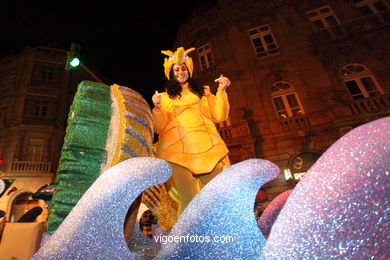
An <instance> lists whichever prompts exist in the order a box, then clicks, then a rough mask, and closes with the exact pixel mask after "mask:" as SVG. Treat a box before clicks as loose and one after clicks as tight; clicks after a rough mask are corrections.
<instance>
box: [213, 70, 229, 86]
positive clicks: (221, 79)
mask: <svg viewBox="0 0 390 260" xmlns="http://www.w3.org/2000/svg"><path fill="white" fill-rule="evenodd" d="M214 81H215V82H218V83H219V85H218V90H226V88H227V87H229V86H230V80H229V79H228V78H227V77H225V76H224V75H222V74H221V76H220V77H219V78H217V79H216V80H214Z"/></svg>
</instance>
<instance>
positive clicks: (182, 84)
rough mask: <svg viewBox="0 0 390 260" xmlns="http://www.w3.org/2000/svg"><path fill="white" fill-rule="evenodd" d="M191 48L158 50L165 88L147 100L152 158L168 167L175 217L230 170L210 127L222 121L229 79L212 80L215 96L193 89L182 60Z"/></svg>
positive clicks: (226, 110) (189, 72)
mask: <svg viewBox="0 0 390 260" xmlns="http://www.w3.org/2000/svg"><path fill="white" fill-rule="evenodd" d="M194 49H195V48H191V49H188V50H184V48H183V47H179V48H177V50H176V51H175V52H172V51H162V53H163V54H166V55H168V56H169V57H168V58H165V62H164V68H165V75H166V77H167V78H168V80H169V82H168V87H167V89H166V92H163V93H158V92H157V91H156V93H155V94H154V95H153V97H152V100H153V104H154V108H153V125H154V130H155V132H156V133H157V134H159V140H158V143H157V148H156V154H157V157H159V158H162V159H165V160H166V161H168V162H169V163H170V165H171V167H172V177H171V178H170V179H169V181H168V182H167V183H166V188H167V190H168V194H169V195H170V196H171V197H172V198H173V199H174V200H176V201H177V202H178V203H179V208H178V215H179V216H180V214H181V212H182V211H183V210H184V209H185V207H186V206H187V204H188V203H189V202H190V201H191V200H192V198H193V197H194V196H195V195H196V194H197V193H198V192H199V191H200V189H202V187H203V186H204V185H206V184H207V183H208V182H209V181H210V180H211V179H212V178H214V177H215V176H216V175H217V174H218V173H220V172H221V171H222V170H223V169H225V168H226V167H228V166H229V165H230V162H229V159H228V156H227V154H228V149H227V147H226V145H225V143H224V141H223V140H222V138H221V137H220V135H219V133H218V131H217V129H216V127H215V124H214V123H219V122H222V121H225V120H226V119H227V118H228V114H229V102H228V96H227V93H226V88H227V87H228V86H229V85H230V80H229V79H228V78H226V77H224V76H223V75H221V76H220V77H219V78H218V79H216V80H215V82H217V83H218V84H219V85H218V91H217V93H216V95H213V94H211V93H210V87H208V86H198V85H197V84H196V83H195V81H194V80H193V79H192V71H193V63H192V59H191V58H190V57H189V56H188V55H187V54H188V53H189V52H191V51H193V50H194Z"/></svg>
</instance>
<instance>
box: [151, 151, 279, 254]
mask: <svg viewBox="0 0 390 260" xmlns="http://www.w3.org/2000/svg"><path fill="white" fill-rule="evenodd" d="M278 173H279V168H278V167H277V166H276V165H275V164H273V163H271V162H269V161H265V160H261V159H250V160H246V161H243V162H240V163H237V164H235V165H232V166H230V167H229V168H227V169H225V170H224V171H223V172H222V173H220V174H219V175H218V176H217V177H215V178H214V179H213V180H212V181H211V182H209V183H208V184H207V185H206V186H205V187H204V188H203V189H202V190H201V191H200V192H199V194H198V195H196V196H195V198H194V199H193V200H192V201H191V202H190V204H189V205H188V206H187V208H186V209H185V210H184V211H183V213H182V215H181V216H180V218H179V219H178V221H177V223H176V224H175V226H174V227H173V229H172V231H171V232H170V233H169V236H168V237H166V240H167V241H169V240H171V242H168V243H166V244H165V245H163V246H162V249H161V251H160V252H159V254H158V255H157V256H156V258H155V259H223V258H225V259H231V258H235V259H252V258H256V256H257V257H258V256H259V255H260V253H261V250H262V248H263V246H264V244H265V238H264V236H263V235H262V233H261V231H260V229H259V227H258V225H257V223H256V219H255V216H254V213H253V204H254V201H255V197H256V194H257V192H258V190H259V188H260V187H261V186H262V185H263V184H264V183H266V182H268V181H270V180H272V179H274V178H275V177H276V176H277V175H278ZM207 238H209V240H210V242H207ZM155 239H158V237H157V238H156V237H155ZM160 239H162V237H160ZM174 239H176V240H177V241H179V242H174ZM179 239H180V240H181V242H180V240H179ZM215 239H216V240H218V241H214V240H215Z"/></svg>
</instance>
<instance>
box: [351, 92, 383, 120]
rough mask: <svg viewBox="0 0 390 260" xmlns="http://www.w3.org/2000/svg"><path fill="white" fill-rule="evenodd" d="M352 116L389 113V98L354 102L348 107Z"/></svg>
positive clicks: (381, 96) (374, 98)
mask: <svg viewBox="0 0 390 260" xmlns="http://www.w3.org/2000/svg"><path fill="white" fill-rule="evenodd" d="M348 107H349V109H350V110H351V113H352V115H360V114H363V113H380V112H385V113H389V112H390V97H388V96H385V95H380V96H374V97H371V98H363V99H357V100H354V101H353V102H352V103H350V104H349V105H348Z"/></svg>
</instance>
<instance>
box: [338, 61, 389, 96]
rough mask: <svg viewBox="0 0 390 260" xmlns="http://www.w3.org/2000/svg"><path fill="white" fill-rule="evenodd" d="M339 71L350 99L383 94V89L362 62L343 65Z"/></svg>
mask: <svg viewBox="0 0 390 260" xmlns="http://www.w3.org/2000/svg"><path fill="white" fill-rule="evenodd" d="M339 73H340V77H341V79H342V80H343V82H344V85H345V86H346V88H347V90H348V93H349V94H350V95H351V97H352V99H360V98H369V97H372V96H375V95H378V94H383V90H382V89H381V87H380V86H379V84H378V82H377V81H376V79H375V77H374V76H373V75H372V73H371V71H370V70H369V69H368V68H367V67H366V66H364V65H362V64H357V63H354V64H347V65H344V66H343V67H342V68H341V69H340V71H339Z"/></svg>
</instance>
